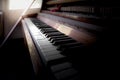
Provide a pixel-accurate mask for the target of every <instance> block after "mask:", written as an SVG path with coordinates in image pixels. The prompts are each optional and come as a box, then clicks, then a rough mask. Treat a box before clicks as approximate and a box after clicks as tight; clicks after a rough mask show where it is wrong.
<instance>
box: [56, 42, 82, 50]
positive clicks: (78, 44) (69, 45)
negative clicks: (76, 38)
mask: <svg viewBox="0 0 120 80" xmlns="http://www.w3.org/2000/svg"><path fill="white" fill-rule="evenodd" d="M81 45H82V43H79V42H73V43H67V44H61V45H59V46H58V47H57V50H63V49H65V48H69V47H73V46H81Z"/></svg>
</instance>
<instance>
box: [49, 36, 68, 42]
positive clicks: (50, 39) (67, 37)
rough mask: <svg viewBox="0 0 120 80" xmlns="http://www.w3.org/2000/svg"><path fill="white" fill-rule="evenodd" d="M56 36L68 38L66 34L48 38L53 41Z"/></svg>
mask: <svg viewBox="0 0 120 80" xmlns="http://www.w3.org/2000/svg"><path fill="white" fill-rule="evenodd" d="M55 38H68V36H66V35H59V36H51V37H49V38H48V40H49V41H51V40H52V39H55Z"/></svg>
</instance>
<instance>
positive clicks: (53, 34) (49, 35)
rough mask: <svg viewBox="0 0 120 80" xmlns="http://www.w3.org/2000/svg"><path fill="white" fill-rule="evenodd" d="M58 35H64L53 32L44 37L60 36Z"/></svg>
mask: <svg viewBox="0 0 120 80" xmlns="http://www.w3.org/2000/svg"><path fill="white" fill-rule="evenodd" d="M60 35H64V34H62V33H60V32H54V33H48V34H45V36H46V37H47V38H49V37H52V36H60Z"/></svg>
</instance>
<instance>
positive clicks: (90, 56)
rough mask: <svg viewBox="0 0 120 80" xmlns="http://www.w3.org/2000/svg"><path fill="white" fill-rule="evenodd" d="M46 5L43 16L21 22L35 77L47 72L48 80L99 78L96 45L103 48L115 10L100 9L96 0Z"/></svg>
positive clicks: (52, 1)
mask: <svg viewBox="0 0 120 80" xmlns="http://www.w3.org/2000/svg"><path fill="white" fill-rule="evenodd" d="M96 3H97V2H96ZM42 4H43V6H42V9H41V10H40V12H39V13H37V14H36V15H35V16H29V17H24V18H23V19H22V21H21V23H22V26H23V31H24V35H25V41H26V43H27V47H28V49H29V52H30V56H31V61H32V63H33V69H34V72H35V74H36V75H37V76H39V75H40V72H41V70H43V69H44V71H45V74H46V78H47V80H80V79H82V78H84V79H86V78H88V79H90V78H92V79H93V77H94V78H95V77H98V76H99V74H98V75H97V74H95V73H98V72H100V71H99V70H101V69H99V70H98V69H97V68H98V67H97V66H98V63H99V62H97V61H98V59H100V58H99V56H100V55H98V53H99V51H97V47H96V44H101V43H98V42H99V41H100V40H101V36H103V35H104V32H105V30H107V29H106V28H107V27H105V26H106V25H108V23H107V20H108V19H109V18H106V17H109V16H110V14H109V15H108V14H107V13H109V12H110V11H111V8H103V7H102V8H100V7H99V8H98V7H97V6H96V5H95V2H94V0H91V2H90V1H89V0H44V1H43V3H42ZM99 5H100V4H99ZM96 9H97V10H96ZM108 9H109V10H108ZM99 10H100V11H99ZM106 10H107V11H106ZM105 11H106V12H105ZM101 13H102V14H101ZM108 22H109V21H108ZM103 24H104V25H103ZM96 65H97V66H96ZM83 76H84V77H83ZM44 80H45V79H44Z"/></svg>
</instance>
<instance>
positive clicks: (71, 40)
mask: <svg viewBox="0 0 120 80" xmlns="http://www.w3.org/2000/svg"><path fill="white" fill-rule="evenodd" d="M71 42H76V41H75V40H73V39H69V40H59V41H55V42H53V43H52V44H53V45H60V44H65V43H71Z"/></svg>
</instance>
